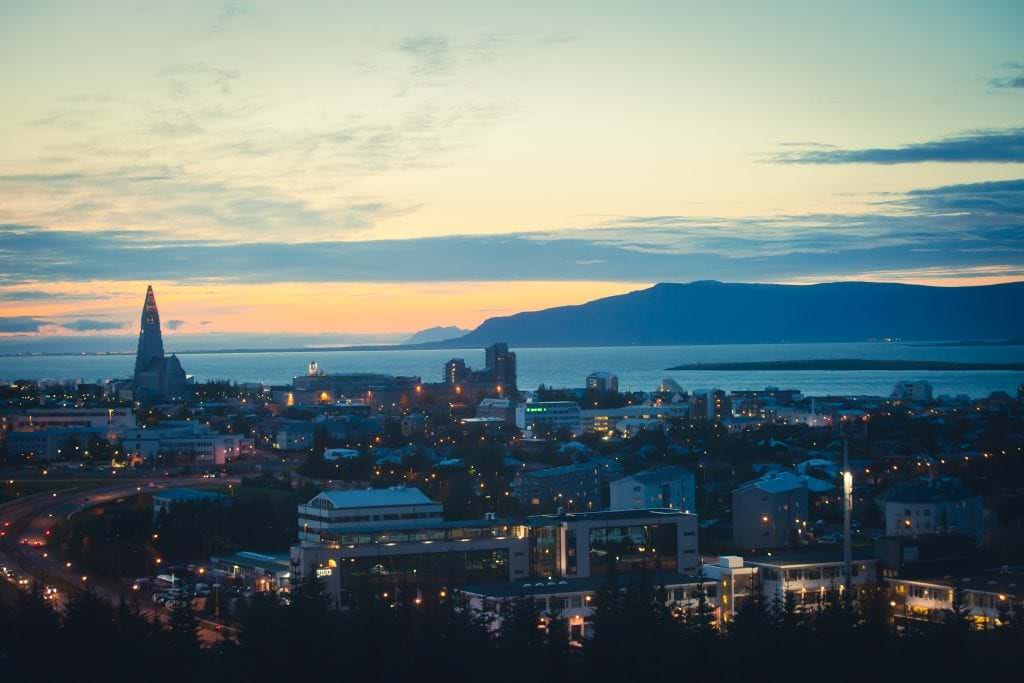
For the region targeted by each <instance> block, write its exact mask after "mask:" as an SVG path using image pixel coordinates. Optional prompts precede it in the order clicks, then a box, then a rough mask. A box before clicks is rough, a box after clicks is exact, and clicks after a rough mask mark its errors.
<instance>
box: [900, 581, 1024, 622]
mask: <svg viewBox="0 0 1024 683" xmlns="http://www.w3.org/2000/svg"><path fill="white" fill-rule="evenodd" d="M886 581H887V582H888V584H889V588H890V595H891V596H892V602H891V603H890V604H891V605H892V607H893V610H894V611H895V618H896V620H897V622H900V621H904V620H910V621H938V622H941V621H943V620H945V619H946V618H947V614H948V613H949V611H950V610H952V609H953V607H954V604H953V603H954V600H955V599H956V595H955V594H956V591H958V590H959V591H960V592H961V595H960V601H961V604H962V605H963V607H964V608H965V609H966V610H967V613H968V615H969V616H970V618H971V620H972V621H973V623H974V625H975V627H976V628H979V629H985V628H991V627H993V626H998V625H1000V624H1003V623H1006V620H1007V619H1008V617H1009V615H1010V613H1011V612H1013V611H1014V610H1017V611H1018V612H1019V610H1021V609H1024V568H1021V567H1004V568H1002V569H998V570H991V571H982V572H973V573H968V574H955V575H952V576H944V577H942V578H930V579H923V578H922V579H909V578H889V579H886Z"/></svg>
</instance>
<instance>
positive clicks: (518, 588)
mask: <svg viewBox="0 0 1024 683" xmlns="http://www.w3.org/2000/svg"><path fill="white" fill-rule="evenodd" d="M630 580H631V577H629V576H618V577H616V581H617V583H618V584H619V585H620V586H621V587H622V589H623V590H624V589H625V587H626V586H628V585H629V581H630ZM651 580H652V581H653V583H654V585H656V586H657V587H658V588H659V589H662V590H664V596H665V605H666V606H667V607H669V608H670V609H671V610H672V612H673V614H675V615H677V616H679V615H682V614H685V613H687V612H689V611H691V610H693V609H696V607H697V603H698V600H699V596H700V594H701V593H702V592H703V594H704V596H705V598H706V599H707V600H708V604H709V606H710V607H711V609H712V611H713V614H714V615H715V618H716V619H717V618H718V617H719V613H720V610H719V607H718V605H719V601H718V597H717V596H718V583H717V582H716V581H715V580H714V579H709V578H702V577H700V576H698V575H694V574H678V573H667V572H660V573H656V574H654V575H652V576H651ZM608 582H609V577H606V576H601V577H591V578H565V577H562V578H551V579H527V580H525V581H513V582H504V583H500V582H499V583H492V584H477V585H470V586H464V587H463V588H461V589H459V592H460V593H461V594H462V595H464V596H466V598H468V603H469V607H470V608H471V609H472V610H473V611H474V612H476V613H478V614H481V615H483V616H484V617H485V618H486V619H487V620H488V622H489V624H490V627H491V628H492V629H498V628H500V627H501V621H502V617H503V614H504V611H505V609H506V608H507V606H508V604H509V603H510V602H513V601H516V600H522V599H531V600H533V601H534V605H535V606H536V607H537V609H538V610H539V611H540V612H541V613H542V614H543V615H544V616H543V617H542V618H543V619H551V618H560V619H563V620H565V622H566V625H567V626H568V635H569V641H570V642H571V643H575V644H581V643H582V642H583V641H584V640H585V639H587V638H591V637H593V635H594V623H593V622H594V604H595V600H596V596H597V591H599V590H606V589H607V588H608Z"/></svg>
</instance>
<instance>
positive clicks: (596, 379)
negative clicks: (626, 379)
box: [586, 371, 619, 394]
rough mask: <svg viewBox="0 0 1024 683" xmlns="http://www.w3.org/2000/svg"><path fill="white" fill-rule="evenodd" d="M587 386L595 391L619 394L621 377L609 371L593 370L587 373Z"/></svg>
mask: <svg viewBox="0 0 1024 683" xmlns="http://www.w3.org/2000/svg"><path fill="white" fill-rule="evenodd" d="M586 387H587V389H593V390H594V391H600V392H611V393H613V394H617V393H618V392H619V378H618V377H617V376H616V375H614V374H612V373H610V372H607V371H599V372H592V373H590V374H589V375H587V380H586Z"/></svg>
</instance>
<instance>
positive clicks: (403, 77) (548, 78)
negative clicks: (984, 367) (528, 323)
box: [0, 0, 1024, 350]
mask: <svg viewBox="0 0 1024 683" xmlns="http://www.w3.org/2000/svg"><path fill="white" fill-rule="evenodd" d="M1021 26H1024V3H1021V2H1019V1H1017V0H1013V1H1009V2H984V1H979V2H972V3H963V2H941V1H938V0H932V1H929V2H900V3H892V2H857V3H853V2H849V3H846V2H842V3H814V2H785V1H780V2H772V3H764V2H721V3H707V2H678V1H676V2H642V1H641V2H630V3H624V2H614V3H613V2H595V1H593V0H592V1H590V2H558V3H551V2H527V1H522V2H516V3H481V2H438V3H423V2H382V1H378V2H365V3H363V2H346V3H337V2H327V1H323V2H313V1H303V0H293V1H292V2H288V3H280V2H259V1H256V0H228V1H227V2H188V1H187V0H177V1H175V2H144V1H142V0H134V1H127V0H105V1H104V2H102V3H96V2H84V1H83V2H73V1H60V0H52V1H41V2H25V3H2V4H0V102H2V104H3V106H2V107H0V350H3V349H5V348H8V349H9V348H14V347H12V344H14V345H16V346H17V347H18V348H22V347H25V348H32V347H38V348H56V347H54V346H53V344H55V343H58V342H59V343H62V344H64V345H65V347H67V348H73V346H74V344H75V343H78V342H79V341H80V340H82V339H83V338H91V339H92V342H91V343H93V344H95V342H96V340H99V339H102V340H108V339H110V340H113V341H110V343H111V344H114V345H117V344H121V345H123V346H125V348H127V347H128V346H130V341H131V339H132V337H133V336H134V335H135V334H137V328H138V318H139V312H140V310H141V306H142V301H143V297H144V294H145V287H146V285H147V284H152V285H153V286H154V289H155V290H156V295H157V301H158V303H159V305H160V308H161V313H162V317H163V319H164V320H165V335H166V336H167V338H168V345H169V346H170V347H171V348H174V347H175V340H176V339H177V340H178V341H179V342H180V343H185V342H186V341H188V340H195V339H205V340H206V341H207V342H209V343H213V341H216V340H220V342H223V344H226V345H233V344H236V343H243V342H244V341H245V340H247V339H248V340H256V339H258V338H268V337H269V335H276V336H275V339H289V340H294V342H295V343H298V344H302V343H318V344H323V343H332V342H336V343H361V342H372V341H396V340H399V339H401V338H403V337H404V336H406V335H407V334H408V333H412V332H414V331H416V330H419V329H423V328H427V327H431V326H434V325H458V326H460V327H463V328H472V327H474V326H476V325H477V324H479V323H480V322H482V321H483V320H484V319H486V318H488V317H491V316H495V315H506V314H510V313H514V312H518V311H522V310H536V309H541V308H546V307H549V306H555V305H565V304H575V303H582V302H584V301H588V300H591V299H594V298H598V297H602V296H609V295H613V294H618V293H623V292H627V291H631V290H636V289H641V288H644V287H647V286H649V285H651V284H653V283H656V282H665V281H673V282H688V281H692V280H703V279H716V280H722V281H742V282H782V283H797V284H807V283H814V282H825V281H835V280H849V279H859V280H874V281H894V282H911V283H923V284H932V285H943V286H963V285H972V284H988V283H996V282H1007V281H1016V280H1021V279H1024V42H1022V41H1021V32H1020V31H1021V28H1020V27H1021ZM118 339H121V340H126V341H124V342H123V343H122V342H120V341H117V340H118ZM104 343H106V341H104ZM218 343H219V342H218ZM47 345H49V346H47ZM62 348H63V347H62Z"/></svg>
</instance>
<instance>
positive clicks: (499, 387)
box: [428, 342, 518, 398]
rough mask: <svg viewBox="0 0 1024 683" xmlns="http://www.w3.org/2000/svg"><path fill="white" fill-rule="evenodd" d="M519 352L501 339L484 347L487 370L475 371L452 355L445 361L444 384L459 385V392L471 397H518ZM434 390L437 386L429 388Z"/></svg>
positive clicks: (485, 367)
mask: <svg viewBox="0 0 1024 683" xmlns="http://www.w3.org/2000/svg"><path fill="white" fill-rule="evenodd" d="M517 382H518V378H517V376H516V354H515V353H514V352H512V351H509V350H508V344H505V343H503V342H497V343H495V344H491V345H490V346H488V347H487V348H486V349H484V369H483V370H473V369H472V368H470V367H469V366H468V365H466V361H465V360H464V359H462V358H452V359H451V360H449V361H448V362H447V363H445V364H444V379H443V384H446V385H449V387H458V389H459V391H458V393H460V394H461V393H463V392H465V393H466V394H468V395H470V396H476V395H490V396H497V397H499V398H501V397H502V396H515V395H516V393H517V392H518V388H517ZM428 388H429V389H431V390H433V389H434V387H428Z"/></svg>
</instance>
